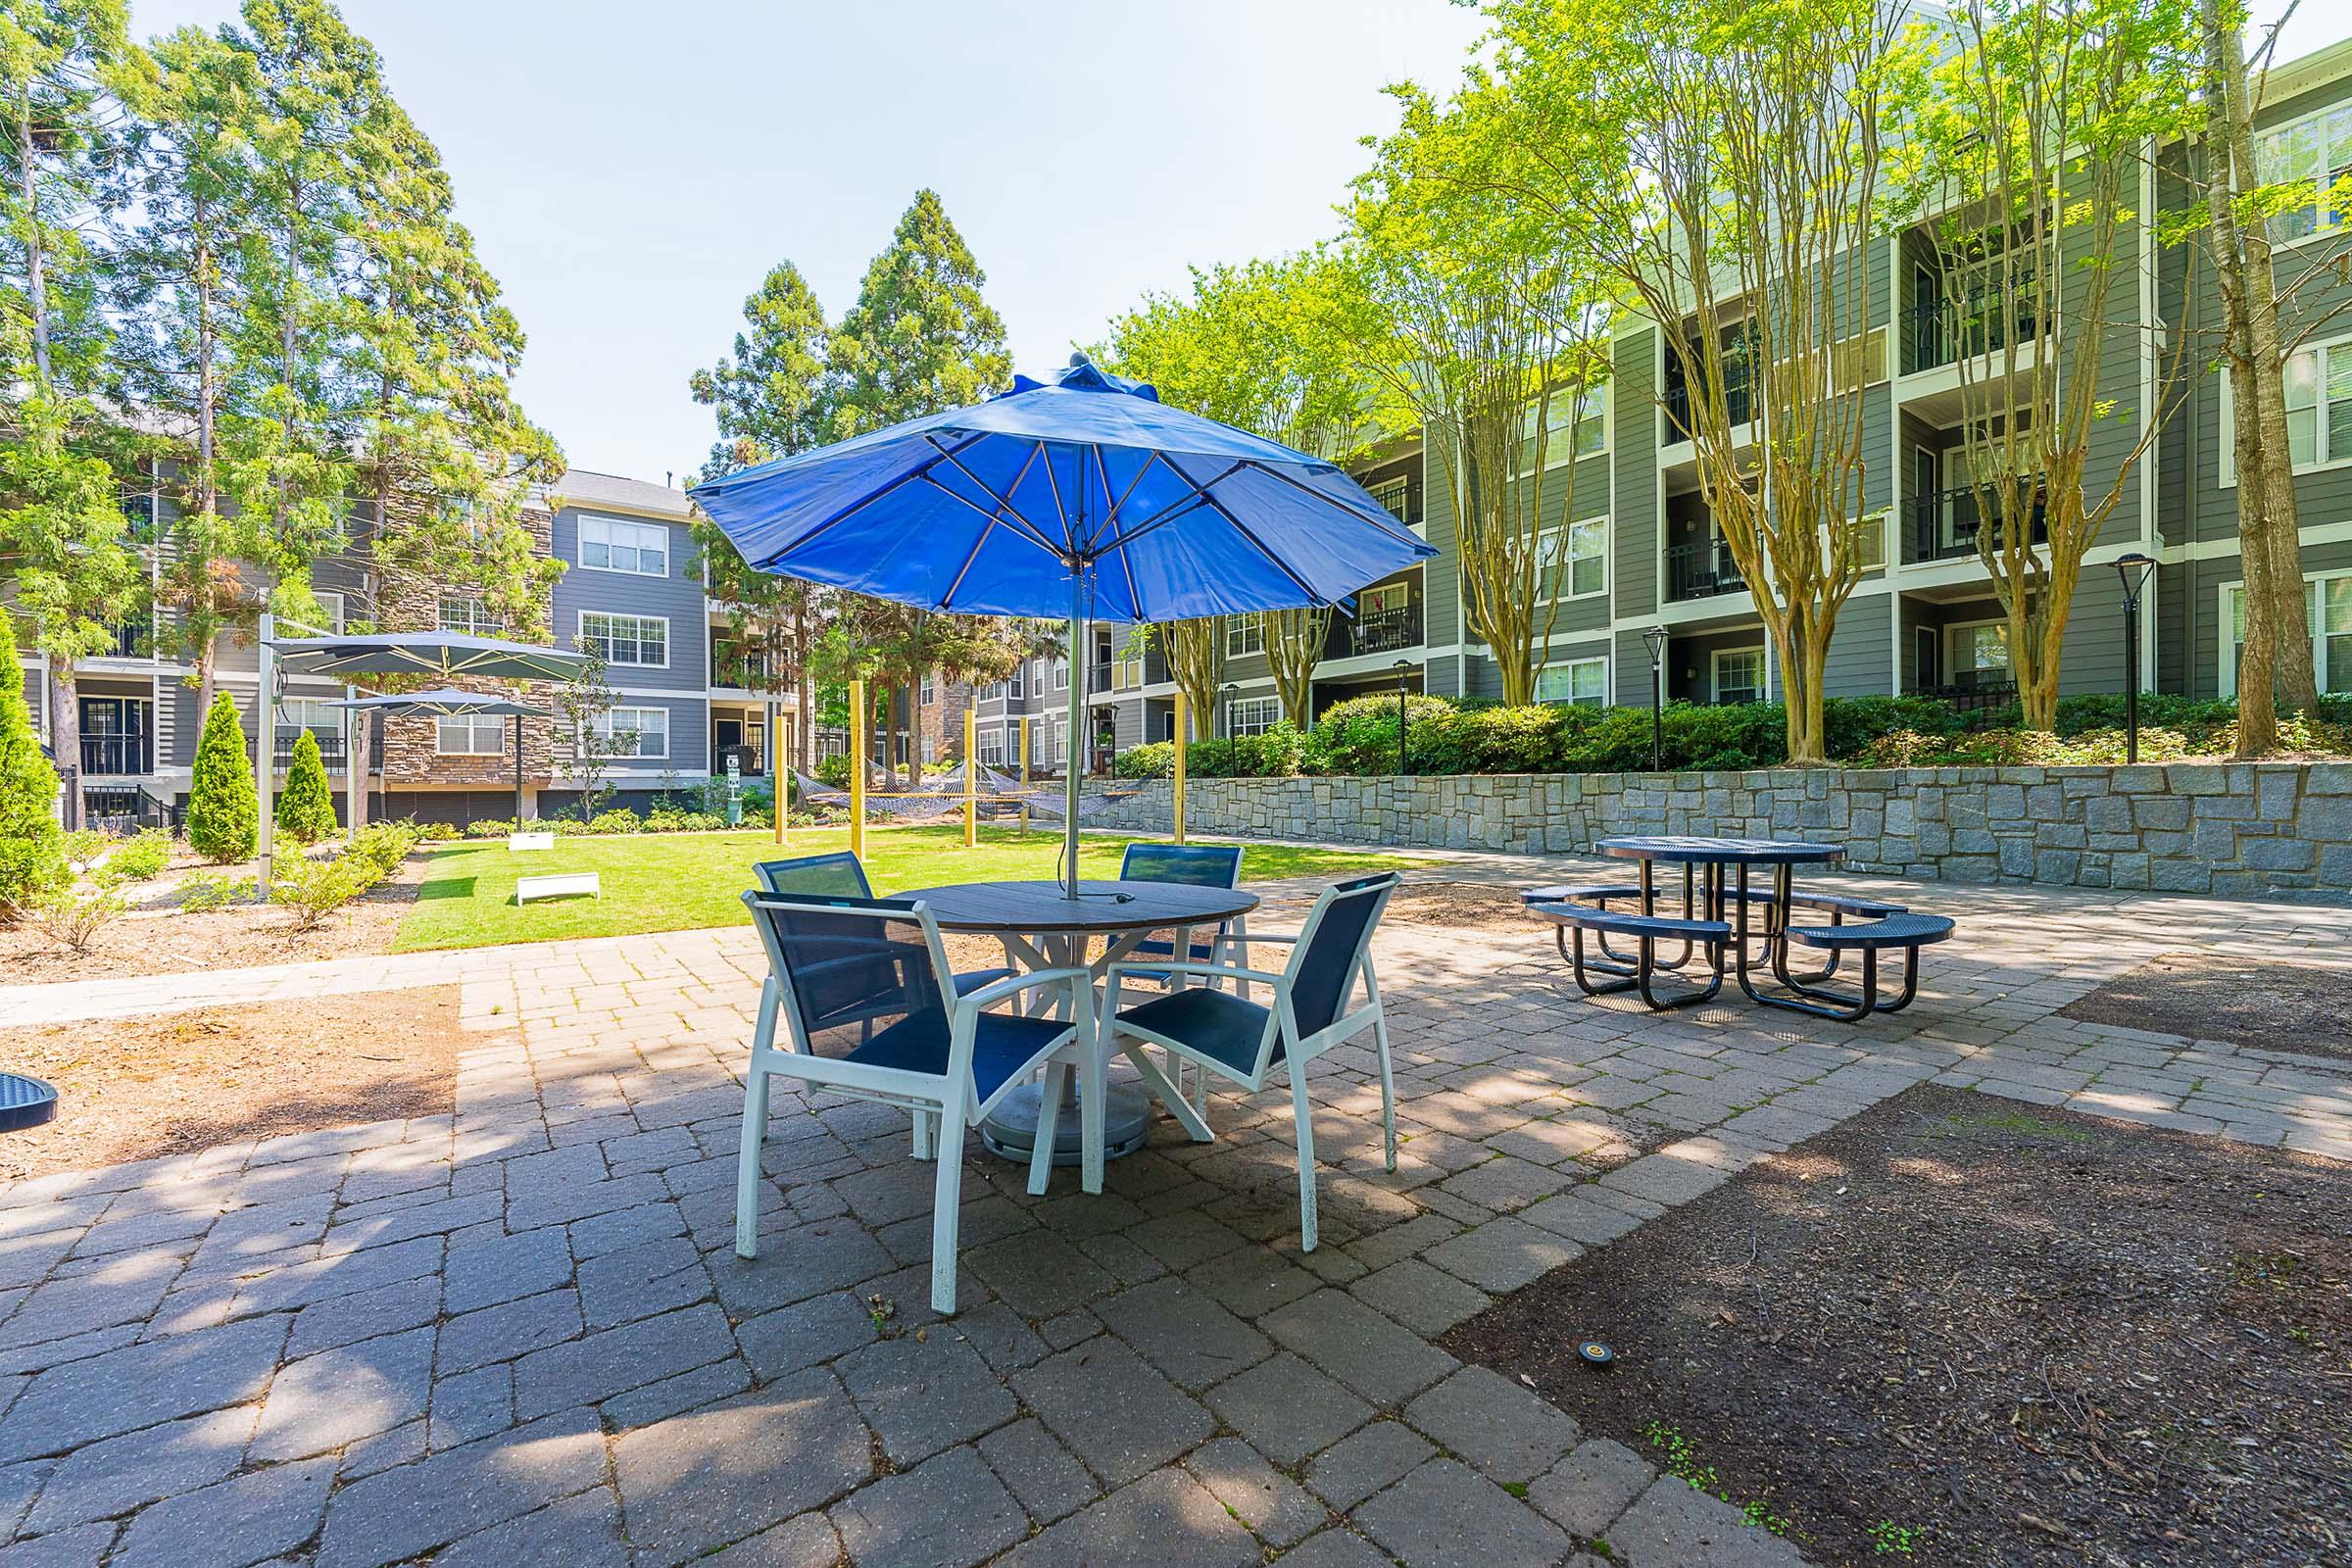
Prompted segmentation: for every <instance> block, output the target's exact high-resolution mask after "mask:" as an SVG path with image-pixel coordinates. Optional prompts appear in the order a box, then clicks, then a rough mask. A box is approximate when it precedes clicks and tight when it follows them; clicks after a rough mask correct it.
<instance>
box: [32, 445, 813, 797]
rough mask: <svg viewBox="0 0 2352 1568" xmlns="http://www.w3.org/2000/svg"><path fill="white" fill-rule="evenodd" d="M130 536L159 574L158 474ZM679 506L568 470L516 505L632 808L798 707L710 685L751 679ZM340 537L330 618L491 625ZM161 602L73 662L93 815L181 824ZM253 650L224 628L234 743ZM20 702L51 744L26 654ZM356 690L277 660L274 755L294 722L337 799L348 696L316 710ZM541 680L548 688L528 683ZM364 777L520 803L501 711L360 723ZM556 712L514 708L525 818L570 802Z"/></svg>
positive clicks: (187, 752) (195, 728)
mask: <svg viewBox="0 0 2352 1568" xmlns="http://www.w3.org/2000/svg"><path fill="white" fill-rule="evenodd" d="M125 505H126V507H127V509H128V510H129V511H130V513H131V517H132V526H133V532H134V534H135V535H136V536H137V537H138V538H139V539H140V540H141V542H142V543H143V545H144V546H145V548H146V549H147V550H148V552H149V555H150V563H149V564H150V569H151V570H152V571H156V572H159V573H160V572H161V570H162V569H163V567H164V564H166V557H167V553H168V552H169V550H170V548H171V530H170V526H169V524H170V520H171V515H172V514H171V503H170V500H169V498H168V496H167V495H166V493H165V490H164V488H163V486H162V485H161V484H160V483H158V484H155V485H153V486H152V487H151V488H150V489H149V490H148V491H147V492H146V493H145V494H142V495H134V496H131V497H129V498H127V500H126V503H125ZM691 516H692V505H691V503H690V502H689V501H688V500H687V498H686V495H685V493H684V492H683V491H681V490H677V489H675V488H673V487H671V486H668V485H665V484H653V483H649V482H647V481H644V480H638V479H629V478H623V477H620V476H618V475H613V474H604V473H596V472H592V471H589V470H585V469H576V468H575V469H572V470H570V471H569V472H567V473H565V474H564V477H563V478H562V479H561V480H559V481H558V482H557V483H555V484H553V485H549V486H546V487H544V488H543V489H541V490H538V491H535V492H534V493H533V494H532V496H531V497H530V498H529V500H528V502H527V504H526V507H525V510H524V517H525V521H526V522H527V524H528V525H529V527H530V528H531V530H532V533H533V536H534V539H535V542H536V544H537V547H538V548H539V549H540V550H541V551H542V552H544V553H547V554H549V555H552V556H554V557H555V558H556V559H558V560H560V561H562V562H563V563H564V574H563V576H562V577H560V578H559V579H557V582H556V585H555V588H554V591H553V594H552V597H551V601H550V606H549V614H550V624H549V626H548V627H547V628H545V629H544V631H543V632H542V635H545V636H548V637H549V639H550V640H552V641H553V642H554V643H555V644H556V645H557V646H558V647H563V648H593V649H595V650H597V651H598V652H600V653H602V654H603V655H604V657H605V660H606V677H605V678H606V683H607V684H608V685H609V686H610V687H611V688H612V689H613V695H614V703H613V708H612V710H611V711H610V712H608V713H607V714H605V715H603V716H602V717H601V718H600V719H598V720H597V721H596V722H597V723H598V724H599V725H600V726H603V727H606V728H607V729H608V731H609V733H610V734H613V735H617V736H618V737H619V746H618V750H617V754H616V755H614V756H613V757H612V758H611V760H610V762H609V764H608V766H607V768H606V772H605V783H606V784H607V785H608V786H609V787H610V788H612V789H613V791H614V792H615V794H614V799H615V801H616V803H617V804H621V805H629V806H638V807H642V806H645V805H647V804H649V803H650V802H651V801H652V800H653V799H654V797H655V796H657V795H658V794H660V793H661V792H662V790H664V789H665V788H668V787H671V786H673V785H675V786H693V785H697V784H700V783H701V782H702V781H703V780H705V779H708V778H711V777H712V776H713V775H716V776H722V777H723V776H725V775H726V774H727V773H728V771H729V770H730V766H732V769H733V771H734V772H735V773H736V774H737V775H738V776H740V777H745V778H760V777H764V776H765V774H766V772H767V768H768V764H769V759H770V758H771V757H772V755H773V752H772V748H771V745H770V739H771V736H772V735H773V734H774V731H775V729H776V727H778V726H781V727H782V730H783V736H782V738H783V739H784V741H785V743H786V745H787V747H788V748H789V746H790V743H791V739H792V728H791V726H792V725H793V724H794V723H795V722H796V717H795V712H794V698H793V696H792V694H791V693H790V692H789V691H781V692H778V691H767V690H762V689H760V688H759V687H758V686H757V685H753V686H746V685H741V684H721V682H722V681H741V680H744V679H747V678H749V679H754V680H756V679H757V676H756V675H754V676H749V677H747V676H744V675H741V674H730V673H728V672H729V670H730V669H731V666H732V665H733V664H734V661H732V660H730V659H728V658H727V657H726V656H725V652H724V644H725V641H726V638H727V633H728V627H729V624H730V622H729V617H728V615H727V613H726V612H725V611H724V610H723V609H721V608H720V607H718V606H717V605H715V604H713V603H712V602H711V600H710V599H709V598H708V597H707V595H706V594H705V592H704V588H703V580H702V574H701V572H700V570H699V568H698V566H697V564H696V558H695V551H694V545H693V540H692V537H691V534H690V532H689V527H688V524H689V520H690V518H691ZM349 527H350V530H351V543H350V546H349V548H348V549H347V550H346V551H345V552H344V553H343V554H342V555H340V556H337V557H334V558H331V559H329V560H327V561H325V562H322V563H321V564H319V567H318V569H317V571H316V573H315V579H316V581H317V583H318V584H319V592H318V597H319V602H320V605H321V608H322V609H324V610H325V611H326V612H327V616H328V619H329V621H330V622H331V625H330V627H329V628H328V629H332V630H339V629H341V627H342V626H343V625H344V623H345V622H347V621H351V622H357V621H361V620H366V621H368V623H370V624H374V625H381V626H388V627H394V628H401V627H407V628H421V627H427V626H438V627H439V628H440V629H442V630H445V631H458V632H469V633H478V634H483V635H497V634H499V633H500V631H501V630H502V628H499V627H498V626H496V625H495V624H494V623H493V622H492V620H491V618H490V616H489V613H488V612H487V610H486V609H485V607H484V606H483V604H482V601H481V599H480V597H479V595H477V594H474V593H470V592H468V591H467V589H466V585H464V584H462V583H420V582H416V581H400V580H397V579H393V580H386V579H385V578H384V576H383V575H382V574H380V573H375V572H372V571H369V570H368V569H367V568H366V565H365V562H366V554H365V553H366V548H367V542H368V528H369V523H368V519H367V517H366V516H365V515H354V517H353V518H352V519H351V521H350V523H349ZM166 614H167V613H164V612H157V613H154V614H152V615H149V616H146V617H142V619H141V620H140V621H139V622H138V623H137V624H134V625H128V626H125V627H123V628H122V630H121V633H120V635H119V637H118V640H117V644H116V646H115V647H114V648H113V649H111V650H109V651H108V652H107V653H106V654H104V655H102V656H100V657H98V658H94V659H89V660H84V661H82V662H80V663H79V664H78V665H77V666H76V668H75V686H76V700H77V702H78V703H79V717H80V720H81V752H80V757H79V759H78V760H79V763H80V770H81V783H82V789H83V792H84V802H85V805H86V807H87V809H88V810H89V812H90V814H91V815H92V816H93V817H94V818H96V819H100V820H107V821H114V822H132V821H170V820H176V818H177V815H178V813H179V812H180V811H181V810H183V809H185V805H186V799H187V793H188V789H189V785H190V779H191V774H192V769H193V764H194V760H195V754H196V742H197V738H198V736H199V734H200V733H201V730H202V727H203V720H204V715H203V714H202V713H201V712H199V711H197V692H196V688H195V686H194V684H193V678H194V669H193V666H192V665H191V664H190V663H189V662H187V661H186V659H185V658H184V656H183V655H182V654H181V652H180V651H179V650H178V649H177V648H176V645H175V639H174V638H173V637H172V634H171V627H170V625H169V624H168V622H167V620H166ZM258 654H259V651H258V649H257V648H256V647H255V646H254V643H253V641H252V638H251V636H250V635H249V634H234V633H228V634H223V635H222V636H221V639H220V642H219V644H218V645H217V647H216V650H215V667H216V671H217V673H216V679H217V681H218V683H219V685H220V687H221V690H223V691H226V692H227V693H229V695H230V696H231V697H232V698H233V699H234V700H235V702H236V704H237V706H238V708H239V710H240V711H241V712H242V713H243V714H244V718H245V728H246V734H247V736H248V744H251V737H252V736H254V735H255V734H256V733H257V731H258V727H259V718H258V714H259V708H260V703H259V695H260V692H259V684H258V682H259V675H258V669H259V657H258ZM25 665H26V668H25V683H26V698H27V701H28V703H29V704H30V706H31V707H32V709H33V711H34V714H35V725H36V727H37V728H38V730H39V732H40V734H41V738H42V740H43V741H44V743H46V742H47V741H48V740H49V738H50V737H49V728H50V715H49V713H48V712H47V702H46V695H47V694H46V684H45V683H46V673H47V671H46V668H45V665H44V663H43V662H42V660H41V659H40V658H39V657H38V656H37V655H34V654H32V653H29V652H27V653H26V654H25ZM350 690H351V688H348V687H346V686H345V685H344V684H343V683H342V682H340V681H333V680H322V679H319V678H318V677H316V676H307V675H301V674H289V675H288V676H287V677H286V679H285V682H284V686H283V689H282V691H281V694H280V697H279V703H278V713H277V725H276V733H275V735H274V737H273V741H272V753H273V756H274V757H275V760H276V764H277V766H278V767H279V768H280V769H283V768H284V767H285V766H286V765H287V764H288V763H289V762H290V761H291V760H292V756H293V749H294V744H295V741H296V739H297V738H298V737H299V735H300V734H301V732H302V731H303V730H305V729H308V730H311V731H313V732H314V733H315V734H316V735H317V736H318V739H319V750H320V753H321V756H322V757H323V758H324V759H325V761H326V765H327V771H328V774H329V777H330V779H331V781H332V782H333V784H334V786H335V790H336V800H337V805H338V809H339V808H340V805H341V802H342V798H343V796H342V792H343V789H344V787H345V782H346V776H347V767H348V759H347V756H346V749H345V744H344V721H343V712H342V711H341V710H340V709H337V708H334V707H332V706H330V705H331V704H332V703H333V702H334V701H335V700H336V699H338V698H341V697H344V696H345V695H347V694H348V693H349V692H350ZM536 695H537V696H538V697H539V698H541V699H544V698H545V697H546V696H547V695H548V693H547V691H546V690H544V689H542V690H540V691H539V692H537V693H536ZM373 724H374V726H375V727H374V729H373V731H372V739H371V744H370V745H369V747H368V757H369V760H370V765H369V777H368V789H369V791H370V793H371V795H372V796H374V797H376V798H377V799H379V800H380V802H381V806H380V808H379V809H381V810H384V811H388V812H389V813H390V814H392V815H396V816H399V815H415V816H417V818H419V819H420V820H426V821H461V822H462V821H465V820H468V819H470V818H475V817H503V816H506V815H509V814H510V813H511V812H512V811H513V810H514V789H515V752H514V739H513V732H512V730H511V729H510V727H509V721H507V720H503V719H490V718H481V719H465V718H444V719H433V718H378V719H375V720H373ZM558 728H559V721H558V720H557V719H556V718H554V717H552V716H551V717H549V718H536V719H526V720H525V721H524V724H523V733H522V788H523V799H524V810H525V813H526V814H532V815H536V814H541V813H543V812H545V813H552V812H553V811H556V810H559V809H565V808H568V807H571V806H574V805H576V802H577V798H578V781H577V777H576V773H575V772H574V770H573V769H572V768H570V767H569V766H567V759H568V758H569V756H570V754H571V752H572V750H573V742H572V739H571V737H569V736H567V735H562V734H559V733H557V730H558Z"/></svg>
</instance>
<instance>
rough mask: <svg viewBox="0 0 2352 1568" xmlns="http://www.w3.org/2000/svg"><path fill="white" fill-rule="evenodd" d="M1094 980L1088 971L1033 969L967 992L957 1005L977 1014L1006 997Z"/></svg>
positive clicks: (959, 998) (1009, 975) (992, 981)
mask: <svg viewBox="0 0 2352 1568" xmlns="http://www.w3.org/2000/svg"><path fill="white" fill-rule="evenodd" d="M1092 979H1093V976H1091V975H1090V974H1088V973H1087V971H1086V970H1084V969H1079V968H1066V969H1032V970H1030V971H1029V972H1028V973H1027V974H1008V975H1006V976H1005V978H1004V979H1002V980H991V981H990V982H989V983H988V984H986V985H984V986H982V987H981V988H980V989H979V990H977V991H967V992H965V993H964V994H963V995H962V996H960V997H957V998H956V1006H957V1007H958V1008H959V1009H960V1008H962V1007H965V1006H969V1007H970V1008H971V1009H972V1010H973V1011H975V1012H977V1011H979V1010H980V1009H981V1008H982V1007H985V1006H987V1005H989V1004H990V1003H992V1002H1002V1001H1003V1000H1004V999H1005V998H1006V997H1013V996H1018V995H1020V994H1021V993H1022V992H1024V991H1031V990H1035V989H1036V988H1037V987H1039V986H1045V985H1055V986H1057V985H1063V984H1066V983H1068V982H1069V981H1072V980H1076V981H1080V982H1082V983H1083V982H1089V981H1091V980H1092Z"/></svg>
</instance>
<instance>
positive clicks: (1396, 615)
mask: <svg viewBox="0 0 2352 1568" xmlns="http://www.w3.org/2000/svg"><path fill="white" fill-rule="evenodd" d="M1348 640H1349V642H1350V643H1352V644H1353V650H1352V651H1353V652H1355V653H1358V654H1393V653H1396V652H1397V650H1398V649H1401V648H1410V647H1412V646H1413V645H1414V644H1415V643H1418V642H1419V641H1420V640H1421V617H1420V616H1419V615H1418V614H1415V613H1414V612H1413V607H1412V606H1411V605H1409V604H1404V605H1391V606H1390V607H1388V608H1387V609H1385V610H1367V611H1364V612H1362V613H1359V614H1358V615H1357V616H1356V617H1355V620H1354V622H1353V623H1352V625H1351V626H1350V628H1349V638H1348Z"/></svg>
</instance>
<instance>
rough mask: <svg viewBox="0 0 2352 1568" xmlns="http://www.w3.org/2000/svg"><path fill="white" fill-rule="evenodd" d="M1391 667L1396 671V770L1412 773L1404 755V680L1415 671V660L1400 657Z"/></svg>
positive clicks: (1409, 763)
mask: <svg viewBox="0 0 2352 1568" xmlns="http://www.w3.org/2000/svg"><path fill="white" fill-rule="evenodd" d="M1389 667H1390V668H1392V669H1394V670H1396V671H1397V772H1398V773H1400V774H1402V773H1410V772H1411V771H1412V770H1413V766H1412V763H1411V762H1410V761H1408V760H1406V759H1405V755H1404V695H1405V689H1406V688H1405V684H1404V682H1405V677H1407V676H1408V675H1410V674H1411V673H1412V672H1413V662H1412V661H1411V660H1409V659H1399V660H1398V661H1397V662H1396V663H1394V664H1392V665H1390V666H1389Z"/></svg>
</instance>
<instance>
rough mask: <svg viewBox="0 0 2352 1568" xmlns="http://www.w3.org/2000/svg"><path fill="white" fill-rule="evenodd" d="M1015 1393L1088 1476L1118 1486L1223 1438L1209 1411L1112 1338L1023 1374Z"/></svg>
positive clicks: (1095, 1341)
mask: <svg viewBox="0 0 2352 1568" xmlns="http://www.w3.org/2000/svg"><path fill="white" fill-rule="evenodd" d="M1012 1386H1013V1390H1014V1392H1015V1393H1017V1394H1019V1395H1020V1397H1021V1399H1022V1402H1023V1403H1025V1404H1027V1405H1028V1406H1029V1408H1030V1409H1032V1410H1034V1411H1036V1412H1037V1414H1038V1416H1039V1417H1040V1418H1041V1419H1042V1420H1043V1421H1044V1422H1045V1423H1046V1425H1047V1426H1048V1427H1051V1428H1052V1429H1053V1431H1054V1436H1056V1437H1058V1438H1059V1439H1061V1441H1062V1442H1063V1443H1065V1444H1067V1445H1068V1446H1069V1448H1070V1451H1071V1452H1073V1453H1075V1454H1076V1455H1078V1457H1079V1458H1080V1459H1081V1460H1082V1461H1084V1463H1085V1464H1086V1466H1087V1468H1088V1469H1090V1470H1092V1471H1094V1472H1095V1473H1096V1474H1097V1475H1099V1476H1102V1477H1103V1479H1104V1480H1106V1481H1108V1482H1109V1483H1110V1484H1112V1485H1113V1486H1117V1485H1119V1484H1121V1483H1123V1482H1129V1481H1133V1480H1135V1479H1136V1478H1138V1477H1139V1476H1142V1475H1144V1474H1145V1473H1146V1472H1148V1471H1150V1470H1152V1468H1153V1467H1155V1466H1158V1465H1162V1464H1165V1463H1167V1462H1168V1461H1169V1460H1170V1459H1173V1458H1175V1457H1176V1456H1177V1455H1178V1454H1180V1453H1182V1452H1184V1451H1185V1450H1186V1449H1188V1448H1190V1447H1193V1446H1195V1445H1197V1444H1200V1443H1202V1442H1204V1441H1206V1440H1207V1438H1208V1437H1209V1436H1210V1435H1211V1434H1212V1433H1214V1432H1215V1431H1216V1425H1217V1424H1216V1422H1215V1421H1214V1420H1212V1419H1211V1418H1210V1416H1209V1413H1208V1412H1207V1411H1206V1410H1203V1409H1202V1408H1201V1406H1200V1405H1198V1404H1196V1403H1194V1402H1193V1401H1192V1400H1191V1399H1189V1398H1187V1397H1185V1396H1184V1395H1183V1394H1182V1393H1180V1392H1178V1390H1177V1388H1176V1386H1175V1385H1174V1384H1172V1383H1170V1382H1169V1381H1168V1380H1167V1379H1166V1378H1163V1377H1161V1376H1160V1375H1159V1374H1158V1373H1157V1372H1155V1371H1153V1370H1152V1368H1151V1367H1150V1366H1149V1365H1147V1364H1146V1363H1145V1362H1144V1359H1143V1358H1142V1357H1141V1356H1139V1355H1137V1354H1136V1353H1135V1352H1134V1351H1133V1350H1131V1349H1129V1348H1127V1347H1126V1345H1125V1344H1123V1343H1122V1342H1120V1341H1119V1340H1116V1339H1112V1338H1108V1337H1103V1338H1097V1339H1092V1340H1088V1341H1086V1342H1085V1343H1084V1344H1082V1345H1076V1346H1072V1347H1071V1348H1069V1349H1066V1350H1064V1351H1062V1352H1061V1353H1060V1354H1059V1355H1055V1356H1052V1357H1049V1358H1048V1359H1046V1360H1044V1361H1040V1362H1039V1363H1038V1364H1037V1365H1035V1366H1033V1367H1030V1368H1029V1369H1027V1370H1026V1371H1023V1372H1019V1373H1016V1374H1015V1375H1014V1377H1013V1380H1012Z"/></svg>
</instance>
